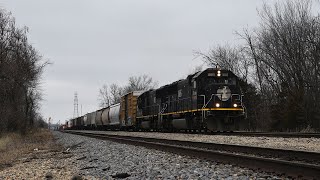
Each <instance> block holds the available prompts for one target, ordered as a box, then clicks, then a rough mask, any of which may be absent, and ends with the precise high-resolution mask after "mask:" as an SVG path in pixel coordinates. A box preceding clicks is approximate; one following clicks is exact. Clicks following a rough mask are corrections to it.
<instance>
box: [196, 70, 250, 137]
mask: <svg viewBox="0 0 320 180" xmlns="http://www.w3.org/2000/svg"><path fill="white" fill-rule="evenodd" d="M194 81H196V82H197V84H198V88H197V91H198V95H199V96H201V97H202V99H201V97H199V96H198V97H199V100H198V107H201V109H202V113H203V115H202V117H203V119H204V122H205V125H204V126H206V128H207V129H209V130H212V131H215V130H218V131H228V130H236V129H238V128H237V127H238V126H239V123H241V119H242V117H243V116H244V113H245V111H244V105H243V103H242V97H243V95H242V92H241V88H240V86H239V83H238V78H237V76H236V75H234V74H233V73H232V72H231V71H229V70H221V69H213V68H210V69H207V70H205V71H203V72H202V73H201V75H199V76H198V77H196V79H195V80H194Z"/></svg>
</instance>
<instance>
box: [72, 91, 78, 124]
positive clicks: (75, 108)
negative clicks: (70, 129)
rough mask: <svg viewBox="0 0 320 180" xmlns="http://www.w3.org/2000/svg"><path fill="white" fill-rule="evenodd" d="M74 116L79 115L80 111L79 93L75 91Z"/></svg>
mask: <svg viewBox="0 0 320 180" xmlns="http://www.w3.org/2000/svg"><path fill="white" fill-rule="evenodd" d="M73 105H74V107H73V118H76V117H79V111H78V93H77V92H75V93H74V103H73Z"/></svg>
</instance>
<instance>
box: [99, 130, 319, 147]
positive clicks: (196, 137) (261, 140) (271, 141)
mask: <svg viewBox="0 0 320 180" xmlns="http://www.w3.org/2000/svg"><path fill="white" fill-rule="evenodd" d="M99 133H103V134H111V135H122V136H124V135H125V136H136V137H150V138H159V139H173V140H182V141H195V142H208V143H219V144H234V145H242V146H255V147H265V148H276V149H290V150H301V151H310V152H320V138H283V137H247V136H224V135H205V134H184V133H159V132H125V131H99Z"/></svg>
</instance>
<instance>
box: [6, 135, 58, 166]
mask: <svg viewBox="0 0 320 180" xmlns="http://www.w3.org/2000/svg"><path fill="white" fill-rule="evenodd" d="M59 148H61V147H60V146H58V145H56V144H55V143H54V138H53V136H52V134H51V133H50V131H48V130H46V129H35V130H33V131H31V132H30V133H29V134H27V135H24V136H21V135H19V134H14V133H10V134H6V135H4V136H2V137H1V138H0V157H1V158H0V170H1V169H2V168H3V167H6V166H10V165H11V164H13V163H14V162H15V161H16V160H17V159H19V158H21V157H23V156H25V155H26V154H29V153H31V152H33V151H34V150H35V149H38V150H55V149H59Z"/></svg>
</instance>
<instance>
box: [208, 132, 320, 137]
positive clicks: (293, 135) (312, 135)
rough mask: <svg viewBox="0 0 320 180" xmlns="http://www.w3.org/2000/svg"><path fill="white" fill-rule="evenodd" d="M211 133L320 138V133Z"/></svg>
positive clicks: (214, 133)
mask: <svg viewBox="0 0 320 180" xmlns="http://www.w3.org/2000/svg"><path fill="white" fill-rule="evenodd" d="M208 134H212V135H226V136H255V137H260V136H263V137H284V138H320V133H297V132H294V133H289V132H211V133H208Z"/></svg>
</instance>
